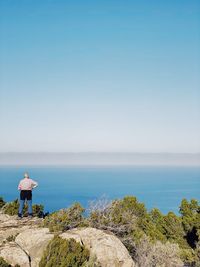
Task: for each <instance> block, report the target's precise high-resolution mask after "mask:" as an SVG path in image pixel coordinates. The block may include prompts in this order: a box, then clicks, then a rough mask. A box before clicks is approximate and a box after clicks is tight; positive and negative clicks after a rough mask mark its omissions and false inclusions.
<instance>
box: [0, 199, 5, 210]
mask: <svg viewBox="0 0 200 267" xmlns="http://www.w3.org/2000/svg"><path fill="white" fill-rule="evenodd" d="M5 204H6V202H5V201H4V200H3V198H2V197H0V209H1V208H2V207H3V206H4V205H5Z"/></svg>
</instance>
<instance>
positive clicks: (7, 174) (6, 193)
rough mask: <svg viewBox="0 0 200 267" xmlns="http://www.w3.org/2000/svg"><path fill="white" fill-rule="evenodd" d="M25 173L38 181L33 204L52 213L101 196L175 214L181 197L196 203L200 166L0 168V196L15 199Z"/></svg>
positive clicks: (84, 204)
mask: <svg viewBox="0 0 200 267" xmlns="http://www.w3.org/2000/svg"><path fill="white" fill-rule="evenodd" d="M25 171H28V172H29V175H30V177H31V178H32V179H34V180H36V181H38V183H39V187H38V188H37V189H35V190H34V193H33V202H34V203H41V204H43V205H44V207H45V211H49V212H52V211H55V210H58V209H60V208H64V207H68V206H70V205H71V204H72V203H73V202H77V201H78V202H80V203H81V204H82V205H83V206H84V207H85V208H87V207H88V203H89V201H91V200H95V199H98V198H100V197H102V196H103V195H104V196H106V198H108V199H110V200H112V199H117V198H123V197H124V196H126V195H133V196H136V197H137V198H138V200H139V201H140V202H144V203H145V205H146V207H147V209H148V210H150V209H152V208H154V207H156V208H159V209H160V210H161V211H162V212H163V213H164V214H166V213H167V212H169V211H174V212H175V213H178V209H179V205H180V202H181V200H182V199H183V198H187V199H188V200H190V199H192V198H195V199H198V200H200V167H142V166H141V167H119V166H117V167H29V168H27V167H0V196H3V197H4V199H5V200H6V201H11V200H14V199H16V198H17V197H18V196H19V192H18V190H17V186H18V182H19V180H20V179H21V178H22V177H23V173H24V172H25Z"/></svg>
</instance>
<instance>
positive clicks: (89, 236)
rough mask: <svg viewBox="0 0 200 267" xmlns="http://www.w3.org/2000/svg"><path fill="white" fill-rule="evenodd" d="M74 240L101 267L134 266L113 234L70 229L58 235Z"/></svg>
mask: <svg viewBox="0 0 200 267" xmlns="http://www.w3.org/2000/svg"><path fill="white" fill-rule="evenodd" d="M60 236H61V237H62V238H64V239H70V238H74V239H75V240H76V241H77V242H80V243H81V244H83V245H85V247H86V248H88V249H89V250H90V253H91V254H92V255H94V256H96V259H97V261H98V263H99V264H100V265H101V266H102V267H134V266H135V264H134V262H133V260H132V258H131V257H130V255H129V253H128V251H127V249H126V248H125V246H124V245H123V244H122V242H121V241H120V240H119V239H118V238H117V237H116V236H114V235H113V234H110V233H106V232H104V231H102V230H98V229H95V228H82V229H72V230H69V231H67V232H65V233H63V234H61V235H60Z"/></svg>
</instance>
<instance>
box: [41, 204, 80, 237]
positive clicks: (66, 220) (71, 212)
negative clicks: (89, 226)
mask: <svg viewBox="0 0 200 267" xmlns="http://www.w3.org/2000/svg"><path fill="white" fill-rule="evenodd" d="M83 212H84V208H83V207H82V206H81V205H80V204H79V203H75V204H74V205H73V206H71V207H70V208H68V209H62V210H59V211H57V212H54V213H52V214H50V215H49V216H47V217H46V218H45V220H44V223H43V226H45V227H48V228H49V230H50V231H51V232H57V231H66V230H68V229H71V228H75V227H77V226H84V225H85V224H84V218H83Z"/></svg>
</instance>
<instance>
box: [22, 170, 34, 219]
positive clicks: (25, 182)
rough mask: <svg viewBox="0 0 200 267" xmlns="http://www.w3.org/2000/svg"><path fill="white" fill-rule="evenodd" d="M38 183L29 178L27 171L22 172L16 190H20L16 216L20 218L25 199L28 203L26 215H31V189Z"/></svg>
mask: <svg viewBox="0 0 200 267" xmlns="http://www.w3.org/2000/svg"><path fill="white" fill-rule="evenodd" d="M37 186H38V183H37V182H35V181H33V180H32V179H30V178H29V175H28V173H27V172H26V173H25V174H24V179H22V180H21V181H20V183H19V185H18V190H20V202H19V211H18V217H19V218H22V212H23V208H24V203H25V200H26V201H27V204H28V215H29V216H30V217H32V216H33V210H32V189H33V188H36V187H37Z"/></svg>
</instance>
